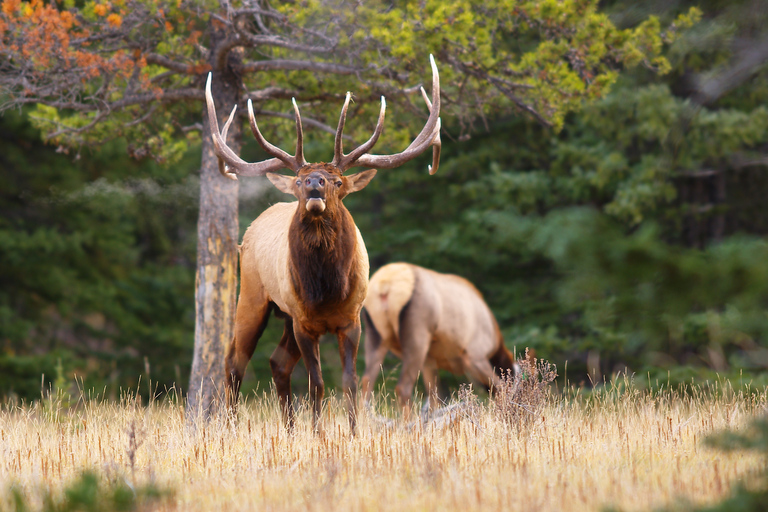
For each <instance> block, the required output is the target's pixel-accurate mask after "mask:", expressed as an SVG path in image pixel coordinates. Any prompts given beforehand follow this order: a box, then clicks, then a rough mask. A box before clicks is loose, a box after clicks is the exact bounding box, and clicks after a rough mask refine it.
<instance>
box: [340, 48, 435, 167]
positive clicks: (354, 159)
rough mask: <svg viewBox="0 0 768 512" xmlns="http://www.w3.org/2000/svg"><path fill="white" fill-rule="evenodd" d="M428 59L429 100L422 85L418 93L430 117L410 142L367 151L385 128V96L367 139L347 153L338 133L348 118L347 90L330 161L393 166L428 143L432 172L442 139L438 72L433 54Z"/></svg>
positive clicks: (425, 146) (415, 153)
mask: <svg viewBox="0 0 768 512" xmlns="http://www.w3.org/2000/svg"><path fill="white" fill-rule="evenodd" d="M429 63H430V64H431V66H432V100H433V102H434V106H433V103H432V102H430V101H429V98H428V97H427V93H426V91H424V88H423V87H422V89H421V94H422V96H423V97H424V101H425V102H426V103H427V107H428V108H429V119H427V123H426V124H425V125H424V128H422V130H421V133H419V135H418V136H417V137H416V138H415V139H414V140H413V142H411V144H410V146H408V147H407V148H406V149H405V151H403V152H402V153H397V154H395V155H370V154H368V151H370V150H371V148H373V145H374V144H376V141H377V140H378V139H379V136H380V135H381V132H382V131H383V130H384V112H385V110H386V101H385V100H384V96H382V97H381V111H380V113H379V121H378V123H377V124H376V129H375V130H374V132H373V135H372V136H371V138H370V139H368V141H367V142H366V143H365V144H363V145H361V146H360V147H358V148H356V149H354V150H353V151H352V152H351V153H349V154H348V155H345V154H344V152H343V150H342V143H341V137H342V132H343V131H344V123H345V121H346V118H347V108H348V106H349V93H347V98H346V100H345V101H344V107H342V109H341V117H340V118H339V127H338V128H337V130H336V144H335V147H334V156H333V164H334V165H335V166H336V167H338V168H339V170H341V172H344V171H346V170H347V169H349V168H351V167H359V166H365V167H375V168H377V169H392V168H394V167H398V166H400V165H403V164H404V163H405V162H408V161H409V160H412V159H414V158H416V157H417V156H418V155H420V154H421V153H422V152H424V150H426V149H427V148H428V147H429V146H432V165H430V166H429V173H430V174H435V173H436V172H437V168H438V166H439V164H440V149H441V147H442V141H441V140H440V75H439V74H438V72H437V65H435V59H434V57H432V55H430V56H429Z"/></svg>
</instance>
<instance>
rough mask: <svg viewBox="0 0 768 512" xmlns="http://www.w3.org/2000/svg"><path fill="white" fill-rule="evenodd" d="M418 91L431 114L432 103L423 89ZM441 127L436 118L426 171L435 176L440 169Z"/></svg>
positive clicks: (438, 119)
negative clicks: (430, 157)
mask: <svg viewBox="0 0 768 512" xmlns="http://www.w3.org/2000/svg"><path fill="white" fill-rule="evenodd" d="M419 89H421V97H422V98H424V103H426V104H427V108H429V111H430V112H432V102H431V101H429V96H427V91H425V90H424V87H420V88H419ZM441 126H442V123H441V122H440V118H437V127H436V128H435V136H434V138H433V139H432V165H430V166H427V170H428V171H429V174H430V175H433V174H435V173H436V172H437V168H438V167H440V150H441V149H442V148H443V141H442V140H441V139H440V127H441Z"/></svg>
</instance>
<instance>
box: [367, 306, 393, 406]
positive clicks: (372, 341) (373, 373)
mask: <svg viewBox="0 0 768 512" xmlns="http://www.w3.org/2000/svg"><path fill="white" fill-rule="evenodd" d="M363 322H364V323H365V373H364V374H363V379H362V382H361V383H360V387H361V388H362V392H363V400H364V401H365V402H366V403H368V402H369V401H370V399H371V397H372V396H373V387H374V384H375V383H376V379H377V378H378V376H379V373H380V372H381V365H382V363H384V358H385V357H386V355H387V351H388V349H387V345H386V344H385V343H383V342H382V339H381V334H380V333H379V331H377V330H376V327H375V326H374V325H373V322H372V321H371V318H370V316H369V315H368V312H367V311H365V310H363Z"/></svg>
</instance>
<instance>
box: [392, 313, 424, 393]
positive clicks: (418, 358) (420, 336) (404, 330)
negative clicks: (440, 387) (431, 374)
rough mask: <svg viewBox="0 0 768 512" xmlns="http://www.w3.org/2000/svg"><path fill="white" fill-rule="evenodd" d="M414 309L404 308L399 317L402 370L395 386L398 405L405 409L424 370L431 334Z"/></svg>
mask: <svg viewBox="0 0 768 512" xmlns="http://www.w3.org/2000/svg"><path fill="white" fill-rule="evenodd" d="M415 311H416V309H415V308H410V307H406V309H404V310H403V312H402V313H401V315H400V346H401V348H402V355H403V369H402V370H401V371H400V378H399V379H398V381H397V385H396V386H395V393H396V394H397V398H398V400H399V402H400V405H401V406H403V407H404V408H407V407H408V406H409V405H410V402H411V395H412V394H413V387H414V386H415V385H416V381H417V380H418V378H419V372H421V371H422V369H423V368H424V361H426V359H427V352H429V345H430V343H431V341H432V333H431V332H430V331H429V328H428V326H427V325H426V323H425V322H424V321H423V320H422V319H420V318H418V315H416V314H415Z"/></svg>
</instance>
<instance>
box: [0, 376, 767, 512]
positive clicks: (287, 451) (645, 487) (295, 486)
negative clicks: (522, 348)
mask: <svg viewBox="0 0 768 512" xmlns="http://www.w3.org/2000/svg"><path fill="white" fill-rule="evenodd" d="M734 388H735V389H734ZM459 398H460V399H461V400H463V402H462V403H463V404H464V405H463V406H462V407H457V408H456V409H454V415H453V418H450V416H449V415H446V416H443V417H442V420H443V421H430V422H427V423H425V424H413V425H411V426H410V427H409V426H408V425H407V424H406V423H405V422H404V421H403V420H396V421H395V422H394V424H393V425H390V426H385V425H384V424H383V423H382V421H381V418H380V417H378V416H373V415H371V414H370V413H361V415H360V416H361V417H360V421H359V430H358V434H357V436H355V437H350V436H349V434H348V426H347V422H346V415H345V413H344V410H343V407H342V406H341V402H342V401H341V400H338V399H335V398H334V397H331V398H329V399H328V400H327V409H326V413H325V414H324V429H323V433H322V434H320V435H317V434H315V433H314V432H312V431H311V429H310V419H309V414H308V412H307V410H306V407H305V406H302V407H300V414H299V417H298V424H297V429H296V431H295V432H294V433H293V434H288V433H287V432H286V430H285V429H284V428H283V427H282V425H281V422H280V415H279V410H278V407H277V404H276V400H275V399H273V398H271V397H270V396H269V394H263V395H262V396H260V397H253V396H252V397H251V398H250V399H248V400H246V402H245V404H244V405H243V406H242V407H241V408H240V411H239V418H238V421H237V422H236V423H231V422H227V421H219V422H213V423H209V424H207V425H205V426H203V425H202V424H201V425H198V427H197V428H190V427H189V426H188V425H187V424H186V423H185V420H184V415H183V408H182V406H181V405H180V404H179V403H178V402H177V401H174V400H167V401H164V402H157V403H152V404H150V405H147V406H142V405H140V404H139V403H137V400H135V399H133V398H130V397H129V396H127V395H126V397H124V398H123V399H122V400H121V401H120V402H119V403H114V402H108V401H105V400H99V399H85V398H81V399H80V400H79V401H78V402H77V403H76V404H73V405H69V406H68V407H64V405H65V404H63V403H62V402H61V400H41V401H40V402H39V403H36V404H34V405H31V406H26V407H16V406H10V405H7V406H5V407H4V409H3V410H2V412H1V413H0V492H1V494H0V496H2V498H1V500H0V508H1V509H4V510H12V509H13V505H12V495H11V492H10V489H11V487H12V486H16V488H17V489H19V490H20V491H21V493H22V494H24V495H26V496H27V499H28V502H29V505H30V506H31V508H32V509H35V508H39V507H40V506H41V498H40V496H41V495H42V494H41V490H42V489H50V490H51V492H52V493H53V495H54V496H56V495H57V493H58V494H61V492H62V489H63V488H64V486H65V485H67V484H68V483H70V482H71V481H72V480H73V479H75V478H76V477H77V476H78V475H79V474H80V472H81V471H83V470H84V469H86V468H90V469H93V470H95V471H96V472H98V474H100V475H102V478H103V479H104V480H112V481H125V482H127V483H129V484H131V485H137V486H140V485H144V484H147V483H149V482H152V483H154V484H156V485H158V486H160V487H165V488H171V489H173V491H174V492H173V495H172V496H171V497H170V498H167V499H166V500H164V501H160V502H156V503H155V504H154V505H153V507H154V509H158V510H183V511H205V510H274V511H283V510H285V511H289V510H334V511H338V510H386V511H388V512H389V511H394V510H397V511H400V510H459V511H462V512H467V511H470V510H483V511H492V510H535V511H584V510H600V509H602V508H605V507H619V508H621V509H624V510H652V509H653V508H655V507H660V506H665V505H670V504H674V503H676V502H678V500H681V499H682V500H689V501H690V502H692V503H696V504H703V503H714V502H716V501H718V500H721V499H722V498H723V497H724V496H726V495H727V494H728V493H729V491H730V490H731V488H732V487H733V486H734V485H735V484H736V483H738V482H748V481H749V479H750V476H751V475H754V474H755V473H756V471H757V470H758V468H759V467H760V465H761V464H762V462H763V461H761V460H759V459H758V458H757V457H756V456H754V455H748V454H747V455H745V454H737V453H733V454H726V453H723V452H720V451H717V450H713V449H711V448H708V447H706V446H705V445H704V444H703V443H702V439H703V438H705V437H706V436H707V435H708V434H710V433H712V432H714V431H719V430H721V429H725V428H731V429H739V428H742V427H743V426H745V425H746V423H747V422H748V421H749V419H750V418H752V417H754V416H755V415H757V414H762V413H763V411H764V409H765V405H766V394H765V390H763V392H762V393H757V394H755V393H754V392H753V393H751V394H746V393H743V392H741V391H740V390H739V389H738V388H737V387H736V385H734V386H733V387H731V384H729V383H727V382H724V383H720V384H718V385H716V386H714V387H711V388H708V389H707V391H704V390H702V389H701V388H693V389H691V390H689V392H688V393H685V394H681V393H677V392H666V393H665V392H659V393H654V394H650V393H646V392H640V391H637V390H633V389H632V387H631V386H630V387H626V386H624V385H621V386H611V385H608V386H606V388H605V389H604V390H603V391H601V392H599V393H592V394H586V393H581V392H578V391H576V392H568V393H565V394H554V393H551V394H549V395H548V396H547V397H546V398H545V400H544V401H543V402H541V403H540V404H532V405H529V406H527V408H526V410H522V409H521V410H520V411H518V412H519V413H520V414H515V413H514V411H513V413H512V414H510V412H509V408H510V407H512V408H514V407H516V404H514V403H506V404H501V405H500V404H499V402H498V401H497V402H494V401H488V400H484V401H475V400H473V395H468V394H467V393H466V392H465V393H464V394H463V395H462V396H460V397H457V398H456V400H458V399H459ZM499 400H500V399H499ZM379 401H380V403H379V404H378V405H377V411H378V412H379V413H383V414H386V413H387V408H386V407H385V402H386V401H385V400H384V399H383V398H381V396H380V397H379ZM538 406H540V407H538ZM505 407H506V408H507V409H506V413H505ZM534 409H535V410H534ZM390 415H391V413H390ZM417 415H418V413H416V414H414V415H413V416H414V417H416V416H417ZM395 416H396V415H395Z"/></svg>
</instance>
